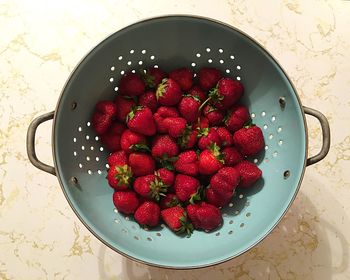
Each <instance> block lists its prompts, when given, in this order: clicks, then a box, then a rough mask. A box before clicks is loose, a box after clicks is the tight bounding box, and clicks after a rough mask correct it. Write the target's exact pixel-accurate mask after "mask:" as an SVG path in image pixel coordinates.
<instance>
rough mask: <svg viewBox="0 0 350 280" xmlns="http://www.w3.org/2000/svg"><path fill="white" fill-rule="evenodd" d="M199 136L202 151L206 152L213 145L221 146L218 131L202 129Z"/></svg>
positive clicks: (199, 145)
mask: <svg viewBox="0 0 350 280" xmlns="http://www.w3.org/2000/svg"><path fill="white" fill-rule="evenodd" d="M198 136H199V137H200V138H199V140H198V147H199V148H200V149H201V150H205V149H206V148H207V147H208V146H209V145H211V144H213V143H216V144H217V145H218V146H221V139H220V136H219V134H218V133H217V132H216V129H215V128H213V127H211V128H203V129H201V130H200V131H199V133H198Z"/></svg>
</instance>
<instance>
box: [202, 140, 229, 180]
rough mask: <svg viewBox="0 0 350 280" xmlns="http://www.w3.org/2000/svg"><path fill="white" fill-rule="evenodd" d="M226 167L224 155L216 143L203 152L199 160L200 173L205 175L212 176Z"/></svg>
mask: <svg viewBox="0 0 350 280" xmlns="http://www.w3.org/2000/svg"><path fill="white" fill-rule="evenodd" d="M223 165H224V160H223V155H222V153H221V152H220V147H219V146H217V145H216V143H214V144H212V145H210V146H209V148H208V149H206V150H204V151H202V152H201V153H200V154H199V158H198V171H199V173H200V174H203V175H210V174H214V173H215V172H217V171H218V170H219V169H220V168H222V167H223Z"/></svg>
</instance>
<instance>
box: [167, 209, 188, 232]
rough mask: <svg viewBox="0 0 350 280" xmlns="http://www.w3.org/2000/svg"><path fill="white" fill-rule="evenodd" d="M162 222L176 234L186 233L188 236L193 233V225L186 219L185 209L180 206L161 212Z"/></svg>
mask: <svg viewBox="0 0 350 280" xmlns="http://www.w3.org/2000/svg"><path fill="white" fill-rule="evenodd" d="M161 216H162V218H163V221H164V222H165V223H166V224H167V226H168V227H169V228H170V229H171V230H172V231H174V232H176V233H177V234H182V233H187V236H190V235H191V234H192V232H193V225H192V224H191V223H190V221H189V220H188V219H187V214H186V211H185V209H183V208H182V207H181V206H174V207H171V208H168V209H164V210H162V211H161Z"/></svg>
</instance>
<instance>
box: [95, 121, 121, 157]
mask: <svg viewBox="0 0 350 280" xmlns="http://www.w3.org/2000/svg"><path fill="white" fill-rule="evenodd" d="M124 130H125V125H124V124H122V123H119V122H114V123H113V124H112V126H111V127H110V128H109V130H108V131H107V132H106V133H104V134H102V135H101V142H102V144H103V145H105V146H106V148H107V149H108V150H110V151H111V152H114V151H117V150H120V138H121V134H122V133H123V131H124Z"/></svg>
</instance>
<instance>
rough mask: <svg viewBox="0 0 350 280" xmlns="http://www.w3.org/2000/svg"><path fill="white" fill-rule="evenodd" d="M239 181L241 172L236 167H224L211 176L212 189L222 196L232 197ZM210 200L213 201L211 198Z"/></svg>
mask: <svg viewBox="0 0 350 280" xmlns="http://www.w3.org/2000/svg"><path fill="white" fill-rule="evenodd" d="M239 181H240V174H239V172H238V170H237V169H236V168H234V167H223V168H221V169H220V170H219V171H218V172H217V173H215V174H214V175H213V176H212V177H211V179H210V189H212V190H213V191H214V192H216V193H218V194H219V195H221V196H224V197H229V198H232V196H233V193H234V191H235V189H236V187H237V186H238V184H239ZM208 202H209V203H211V202H210V201H209V200H208ZM220 206H225V205H220Z"/></svg>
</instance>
